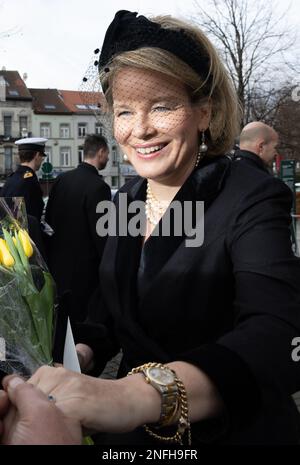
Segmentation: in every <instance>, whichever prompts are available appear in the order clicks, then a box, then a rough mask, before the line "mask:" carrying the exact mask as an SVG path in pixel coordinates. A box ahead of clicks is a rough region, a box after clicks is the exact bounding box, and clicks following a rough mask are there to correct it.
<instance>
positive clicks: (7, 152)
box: [4, 147, 12, 174]
mask: <svg viewBox="0 0 300 465" xmlns="http://www.w3.org/2000/svg"><path fill="white" fill-rule="evenodd" d="M4 170H5V174H8V173H11V172H12V147H4Z"/></svg>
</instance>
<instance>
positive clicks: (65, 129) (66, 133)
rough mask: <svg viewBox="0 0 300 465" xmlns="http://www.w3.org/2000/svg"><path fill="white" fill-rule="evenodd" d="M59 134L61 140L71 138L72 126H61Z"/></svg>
mask: <svg viewBox="0 0 300 465" xmlns="http://www.w3.org/2000/svg"><path fill="white" fill-rule="evenodd" d="M59 134H60V137H61V139H69V137H70V125H69V124H61V125H60V127H59Z"/></svg>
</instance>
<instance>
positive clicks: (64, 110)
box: [29, 89, 72, 115]
mask: <svg viewBox="0 0 300 465" xmlns="http://www.w3.org/2000/svg"><path fill="white" fill-rule="evenodd" d="M29 90H30V93H31V95H32V97H33V101H32V105H33V110H34V113H36V114H39V113H40V114H42V113H43V114H56V115H57V114H71V113H72V112H71V110H70V109H69V108H68V107H67V106H66V105H65V103H64V101H63V99H62V96H61V95H60V93H59V91H58V90H57V89H29Z"/></svg>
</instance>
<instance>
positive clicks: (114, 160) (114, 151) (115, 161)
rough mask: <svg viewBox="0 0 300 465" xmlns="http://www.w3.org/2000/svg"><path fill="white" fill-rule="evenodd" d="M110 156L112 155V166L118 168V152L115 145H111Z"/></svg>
mask: <svg viewBox="0 0 300 465" xmlns="http://www.w3.org/2000/svg"><path fill="white" fill-rule="evenodd" d="M111 154H112V166H118V151H117V147H116V146H115V145H113V146H112V148H111Z"/></svg>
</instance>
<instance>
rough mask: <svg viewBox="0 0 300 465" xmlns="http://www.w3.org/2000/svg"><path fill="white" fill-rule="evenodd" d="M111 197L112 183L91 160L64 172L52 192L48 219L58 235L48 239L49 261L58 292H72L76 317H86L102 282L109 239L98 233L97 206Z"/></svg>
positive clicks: (74, 317) (47, 209)
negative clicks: (101, 269) (100, 272)
mask: <svg viewBox="0 0 300 465" xmlns="http://www.w3.org/2000/svg"><path fill="white" fill-rule="evenodd" d="M110 198H111V193H110V188H109V186H108V185H107V184H106V183H105V182H104V181H103V179H102V177H101V176H100V175H99V174H98V171H97V169H96V168H95V167H94V166H92V165H90V164H88V163H81V164H80V165H79V166H78V167H77V168H76V169H74V170H72V171H69V172H67V173H64V174H62V175H60V176H59V177H58V178H57V180H56V181H55V183H54V185H53V187H52V189H51V192H50V195H49V200H48V204H47V208H46V218H45V219H46V222H47V223H49V224H50V226H51V227H52V228H53V230H54V234H53V236H52V237H51V238H50V239H49V240H48V245H47V249H48V264H49V268H50V271H51V272H52V274H53V277H54V279H55V281H56V284H57V288H58V294H59V295H62V294H63V293H64V292H66V291H71V293H72V295H71V302H70V307H69V312H70V317H71V318H73V320H78V321H81V320H82V319H84V318H85V316H86V314H85V312H86V307H87V301H88V300H89V298H90V296H91V294H92V293H93V292H94V290H95V288H96V287H97V285H98V268H99V263H100V259H101V256H102V252H103V248H104V243H105V238H101V237H99V236H98V235H97V233H96V223H97V220H98V218H99V215H98V214H97V213H96V206H97V204H98V203H99V202H100V201H101V200H110Z"/></svg>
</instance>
